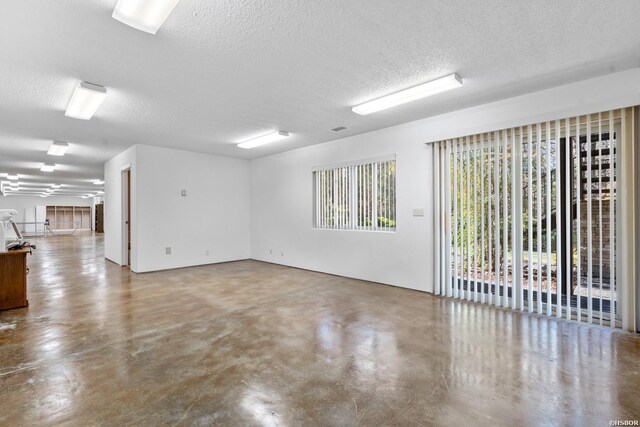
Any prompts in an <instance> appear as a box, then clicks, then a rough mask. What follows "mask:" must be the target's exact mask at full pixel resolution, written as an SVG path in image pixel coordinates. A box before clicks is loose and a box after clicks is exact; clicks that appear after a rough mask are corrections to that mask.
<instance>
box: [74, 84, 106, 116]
mask: <svg viewBox="0 0 640 427" xmlns="http://www.w3.org/2000/svg"><path fill="white" fill-rule="evenodd" d="M106 97H107V89H105V88H103V87H102V86H98V85H94V84H93V83H87V82H80V84H79V85H78V87H76V89H75V90H74V91H73V95H72V96H71V100H70V101H69V105H68V106H67V111H66V112H65V113H64V115H65V116H67V117H73V118H74V119H80V120H89V119H90V118H91V117H93V115H94V114H95V112H96V111H97V110H98V108H100V105H102V102H103V101H104V99H105V98H106Z"/></svg>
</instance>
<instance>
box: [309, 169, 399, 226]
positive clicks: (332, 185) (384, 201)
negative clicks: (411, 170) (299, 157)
mask: <svg viewBox="0 0 640 427" xmlns="http://www.w3.org/2000/svg"><path fill="white" fill-rule="evenodd" d="M313 188H314V227H315V228H321V229H333V230H371V231H393V230H395V228H396V161H395V158H384V159H376V160H371V161H363V162H358V163H354V164H348V165H342V166H330V167H324V168H316V169H315V170H314V171H313Z"/></svg>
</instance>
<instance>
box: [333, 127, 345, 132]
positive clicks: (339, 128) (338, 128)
mask: <svg viewBox="0 0 640 427" xmlns="http://www.w3.org/2000/svg"><path fill="white" fill-rule="evenodd" d="M345 129H346V127H345V126H338V127H337V128H333V129H331V130H332V131H334V132H340V131H341V130H345Z"/></svg>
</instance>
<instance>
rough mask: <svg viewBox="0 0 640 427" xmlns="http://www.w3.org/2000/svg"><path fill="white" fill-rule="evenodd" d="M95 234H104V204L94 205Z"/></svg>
mask: <svg viewBox="0 0 640 427" xmlns="http://www.w3.org/2000/svg"><path fill="white" fill-rule="evenodd" d="M94 230H95V231H96V233H104V204H102V203H100V204H97V205H96V226H95V228H94Z"/></svg>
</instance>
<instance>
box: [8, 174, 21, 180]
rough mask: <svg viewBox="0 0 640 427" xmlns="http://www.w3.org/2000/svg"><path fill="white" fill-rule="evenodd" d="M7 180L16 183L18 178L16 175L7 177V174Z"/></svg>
mask: <svg viewBox="0 0 640 427" xmlns="http://www.w3.org/2000/svg"><path fill="white" fill-rule="evenodd" d="M7 179H8V180H9V181H17V180H18V179H19V177H18V175H17V174H16V175H9V174H7Z"/></svg>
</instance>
